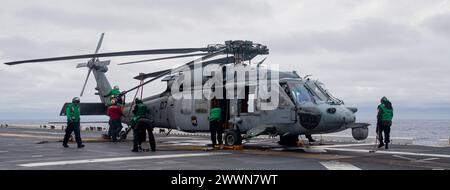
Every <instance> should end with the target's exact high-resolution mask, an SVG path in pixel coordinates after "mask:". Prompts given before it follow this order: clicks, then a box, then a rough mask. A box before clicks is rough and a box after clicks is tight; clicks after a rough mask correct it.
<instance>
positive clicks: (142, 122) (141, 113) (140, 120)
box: [131, 98, 156, 152]
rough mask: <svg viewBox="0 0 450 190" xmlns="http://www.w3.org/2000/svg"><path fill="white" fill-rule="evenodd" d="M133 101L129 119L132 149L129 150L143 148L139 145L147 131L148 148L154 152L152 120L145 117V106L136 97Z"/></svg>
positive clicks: (136, 150) (133, 150)
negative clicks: (133, 104)
mask: <svg viewBox="0 0 450 190" xmlns="http://www.w3.org/2000/svg"><path fill="white" fill-rule="evenodd" d="M135 103H136V105H135V106H134V109H133V118H132V120H131V127H132V128H133V149H132V150H131V151H132V152H139V151H142V150H143V149H142V147H141V145H142V142H143V141H144V140H145V138H146V133H147V135H148V138H149V139H148V140H149V144H150V149H151V151H152V152H154V151H156V143H155V137H154V136H153V125H152V122H151V121H150V120H149V119H148V118H147V117H146V116H147V114H148V109H147V106H146V105H145V104H144V103H143V102H142V100H140V99H138V98H136V100H135Z"/></svg>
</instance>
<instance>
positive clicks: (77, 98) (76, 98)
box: [72, 97, 80, 103]
mask: <svg viewBox="0 0 450 190" xmlns="http://www.w3.org/2000/svg"><path fill="white" fill-rule="evenodd" d="M72 103H80V98H79V97H74V98H73V99H72Z"/></svg>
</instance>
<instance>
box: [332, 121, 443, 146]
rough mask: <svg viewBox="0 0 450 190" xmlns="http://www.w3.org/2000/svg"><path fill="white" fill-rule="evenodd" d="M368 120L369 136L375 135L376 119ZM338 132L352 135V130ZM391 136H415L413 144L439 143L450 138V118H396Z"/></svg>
mask: <svg viewBox="0 0 450 190" xmlns="http://www.w3.org/2000/svg"><path fill="white" fill-rule="evenodd" d="M359 122H367V123H370V124H371V125H370V126H369V136H375V135H376V133H375V127H376V121H375V120H371V121H364V120H362V121H359ZM336 134H340V135H341V134H344V135H350V136H351V134H352V133H351V130H345V131H342V132H339V133H336ZM391 137H407V138H413V139H414V141H413V144H417V145H438V141H439V139H449V138H450V120H418V119H394V120H393V121H392V126H391Z"/></svg>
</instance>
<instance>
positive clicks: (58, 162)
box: [0, 127, 450, 170]
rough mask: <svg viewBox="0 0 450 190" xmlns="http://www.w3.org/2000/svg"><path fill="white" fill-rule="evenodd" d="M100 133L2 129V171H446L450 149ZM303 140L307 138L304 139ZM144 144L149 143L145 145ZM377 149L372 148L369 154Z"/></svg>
mask: <svg viewBox="0 0 450 190" xmlns="http://www.w3.org/2000/svg"><path fill="white" fill-rule="evenodd" d="M102 133H104V132H100V131H82V138H83V140H84V144H85V145H86V147H85V148H83V149H77V148H76V144H73V143H71V144H69V146H70V148H63V147H62V146H61V140H62V137H63V135H64V131H61V130H49V129H39V128H15V127H7V128H6V127H2V128H0V169H2V170H10V169H13V170H236V169H238V170H443V169H445V170H448V169H450V147H445V146H442V147H437V146H436V147H431V146H419V145H401V144H393V145H392V146H391V149H389V150H385V149H376V148H374V143H343V142H334V141H329V142H328V141H321V142H316V143H314V144H308V143H305V145H303V146H299V147H283V146H280V145H278V144H277V141H278V140H279V139H278V138H257V139H254V140H251V141H249V142H245V141H244V142H243V143H244V145H243V148H242V149H238V150H231V149H223V150H216V149H211V148H208V146H207V144H209V143H210V141H209V137H208V136H207V135H173V134H168V135H167V134H166V133H160V131H158V130H155V131H154V133H155V137H156V141H157V151H156V152H139V153H133V152H131V151H130V150H131V147H132V142H131V140H129V139H128V140H125V141H124V142H117V143H112V142H108V141H107V140H104V139H102V138H101V135H102ZM306 142H307V141H306ZM144 146H145V147H148V144H147V143H146V144H144ZM371 150H377V151H376V152H370V151H371Z"/></svg>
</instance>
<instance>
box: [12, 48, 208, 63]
mask: <svg viewBox="0 0 450 190" xmlns="http://www.w3.org/2000/svg"><path fill="white" fill-rule="evenodd" d="M209 51H210V49H208V48H177V49H151V50H135V51H120V52H110V53H98V54H84V55H72V56H63V57H52V58H43V59H30V60H23V61H13V62H7V63H5V64H6V65H17V64H23V63H37V62H51V61H63V60H73V59H91V58H93V57H96V58H99V57H118V56H135V55H155V54H187V53H194V52H209Z"/></svg>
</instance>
